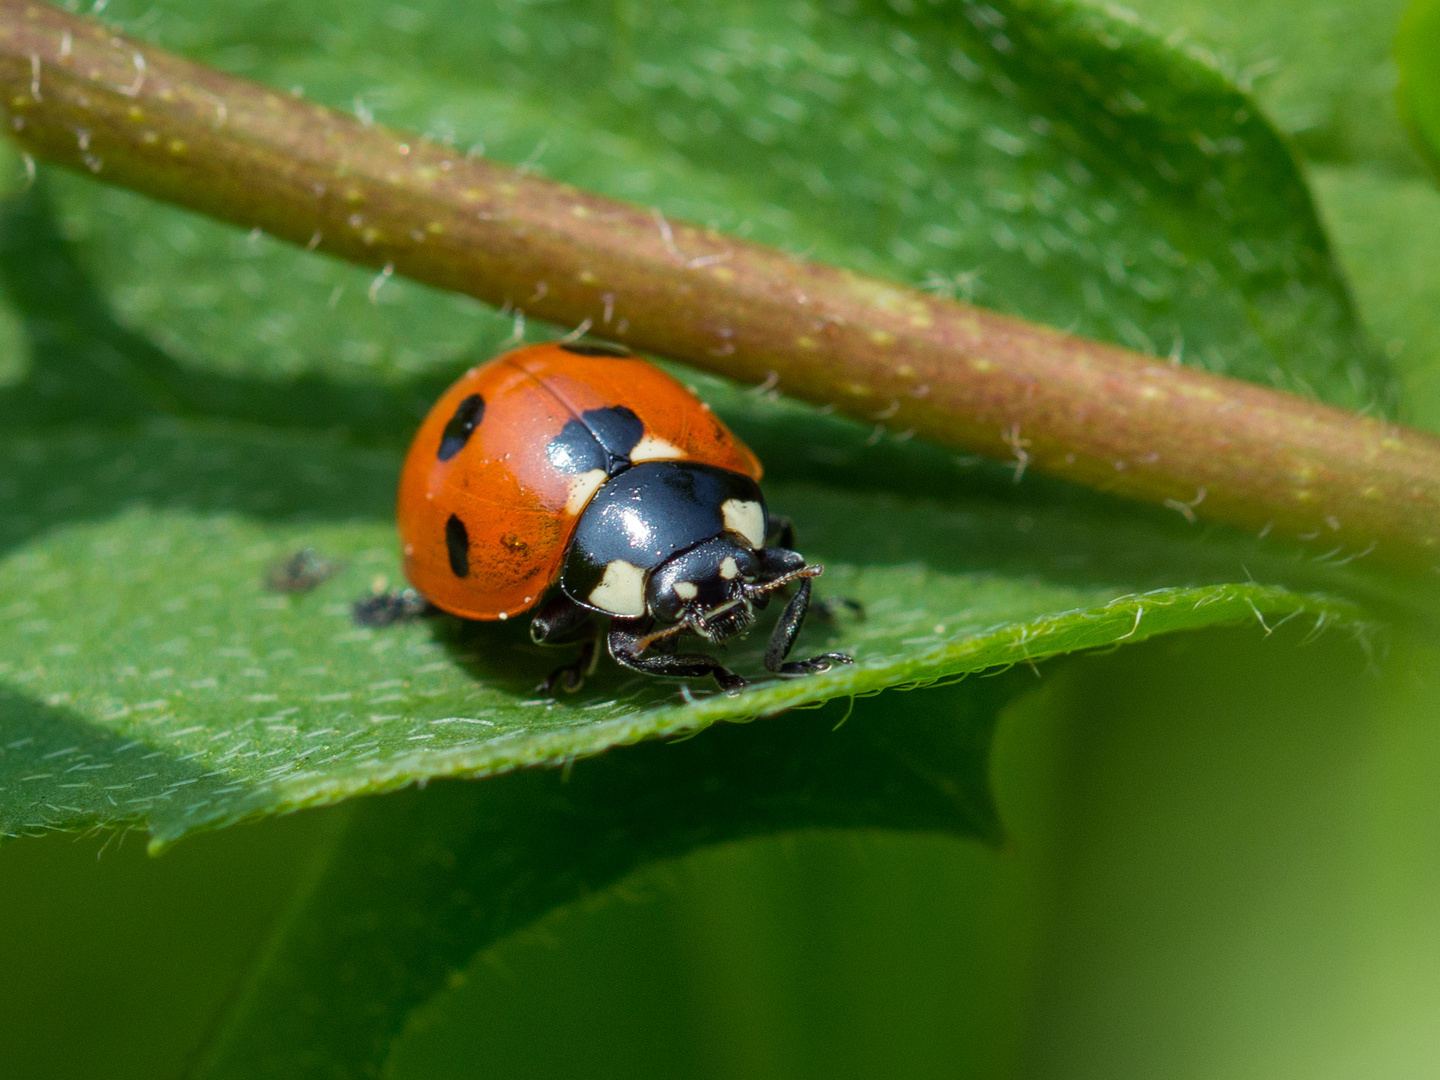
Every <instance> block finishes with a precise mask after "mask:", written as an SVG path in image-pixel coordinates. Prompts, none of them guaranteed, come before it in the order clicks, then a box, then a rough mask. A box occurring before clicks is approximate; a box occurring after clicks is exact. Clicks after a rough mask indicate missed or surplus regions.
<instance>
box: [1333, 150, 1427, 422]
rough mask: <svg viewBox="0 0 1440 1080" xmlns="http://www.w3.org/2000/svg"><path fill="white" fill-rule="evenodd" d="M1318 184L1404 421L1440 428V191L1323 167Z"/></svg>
mask: <svg viewBox="0 0 1440 1080" xmlns="http://www.w3.org/2000/svg"><path fill="white" fill-rule="evenodd" d="M1312 178H1313V180H1314V184H1315V192H1316V195H1317V197H1318V199H1319V201H1320V204H1321V206H1322V208H1323V210H1324V213H1325V221H1326V224H1327V225H1328V226H1329V229H1330V232H1331V235H1332V236H1334V238H1335V245H1336V247H1337V249H1338V250H1339V252H1340V254H1341V255H1342V256H1343V258H1344V260H1345V265H1346V268H1347V270H1348V271H1349V272H1350V275H1351V278H1352V280H1353V281H1354V283H1355V294H1356V297H1357V298H1358V299H1359V301H1360V304H1361V306H1362V309H1363V310H1364V312H1365V318H1366V322H1367V323H1368V325H1369V327H1370V330H1371V332H1372V333H1373V334H1374V335H1375V337H1376V340H1378V341H1379V342H1381V343H1382V345H1383V347H1384V350H1385V353H1386V355H1387V356H1388V357H1389V358H1390V359H1391V362H1392V363H1393V364H1394V365H1395V368H1396V372H1397V376H1398V378H1399V381H1400V385H1401V387H1402V390H1403V392H1402V395H1401V409H1400V416H1401V417H1402V418H1403V420H1404V421H1405V422H1406V423H1408V424H1413V425H1415V426H1417V427H1423V428H1428V429H1429V430H1431V431H1437V430H1440V321H1437V320H1436V318H1435V309H1436V300H1437V298H1440V263H1437V261H1436V259H1435V252H1436V251H1440V190H1437V189H1436V186H1435V184H1434V183H1433V182H1432V181H1429V180H1426V179H1424V178H1420V177H1396V176H1395V175H1394V174H1393V173H1390V172H1388V171H1385V170H1380V169H1375V168H1370V167H1366V166H1353V167H1334V166H1326V167H1317V168H1316V169H1314V170H1313V172H1312Z"/></svg>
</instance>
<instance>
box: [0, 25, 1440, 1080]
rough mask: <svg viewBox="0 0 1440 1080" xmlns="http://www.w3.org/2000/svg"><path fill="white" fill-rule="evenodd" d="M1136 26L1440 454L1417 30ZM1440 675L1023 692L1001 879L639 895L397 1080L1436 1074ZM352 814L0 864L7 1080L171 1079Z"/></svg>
mask: <svg viewBox="0 0 1440 1080" xmlns="http://www.w3.org/2000/svg"><path fill="white" fill-rule="evenodd" d="M1131 6H1132V7H1135V8H1137V9H1138V10H1139V11H1140V13H1141V14H1142V15H1143V16H1144V18H1145V19H1147V20H1148V21H1149V22H1150V23H1151V24H1152V25H1154V26H1156V27H1158V28H1159V29H1160V30H1161V31H1162V32H1171V31H1173V32H1174V33H1175V35H1176V39H1177V40H1185V41H1187V42H1189V43H1191V44H1195V45H1200V46H1203V47H1205V48H1207V49H1210V50H1213V52H1214V53H1215V54H1216V56H1217V57H1219V58H1220V60H1221V61H1222V62H1223V63H1224V64H1225V65H1226V66H1227V67H1228V69H1229V70H1230V71H1231V72H1232V73H1233V75H1234V77H1235V78H1236V79H1237V80H1238V81H1239V82H1240V83H1241V84H1242V85H1250V86H1253V88H1254V91H1255V93H1256V94H1257V96H1258V97H1259V99H1260V100H1261V102H1262V103H1263V104H1264V105H1265V107H1266V109H1267V110H1268V112H1269V114H1270V116H1271V118H1272V119H1273V120H1274V121H1275V122H1276V123H1277V125H1278V126H1279V127H1280V128H1281V129H1282V130H1284V131H1285V132H1286V133H1287V134H1288V135H1289V136H1290V137H1291V139H1292V140H1293V142H1294V144H1295V146H1296V147H1297V148H1298V150H1299V152H1300V154H1301V156H1302V157H1303V159H1304V160H1305V162H1306V168H1307V171H1308V175H1309V178H1310V179H1311V182H1312V184H1313V186H1314V189H1315V192H1316V195H1317V198H1318V200H1319V203H1320V207H1321V211H1322V216H1323V217H1324V219H1325V221H1326V224H1327V227H1328V228H1329V229H1330V230H1331V233H1332V238H1333V239H1334V240H1335V242H1336V244H1337V248H1338V251H1339V255H1340V259H1341V262H1342V264H1343V266H1344V268H1345V269H1346V271H1347V273H1348V274H1349V276H1350V280H1351V283H1352V286H1353V288H1354V290H1355V293H1356V297H1357V300H1358V303H1359V307H1360V309H1361V312H1362V314H1363V316H1364V318H1365V321H1366V324H1367V327H1368V329H1369V330H1370V332H1371V333H1372V335H1373V336H1374V338H1375V339H1376V341H1377V342H1378V343H1379V344H1380V346H1381V347H1382V348H1383V349H1384V351H1385V353H1386V354H1387V355H1388V357H1389V358H1390V359H1391V360H1392V361H1393V362H1394V363H1395V365H1396V367H1397V370H1398V371H1399V374H1400V379H1401V381H1402V384H1403V388H1404V398H1403V400H1404V407H1403V408H1404V411H1405V414H1406V417H1407V419H1409V420H1411V422H1415V423H1419V424H1422V425H1424V426H1427V427H1429V428H1431V429H1432V430H1434V429H1436V428H1437V427H1440V326H1437V322H1440V321H1437V320H1436V319H1435V318H1434V314H1433V313H1434V311H1435V310H1437V308H1440V304H1437V299H1436V298H1437V297H1440V268H1437V265H1436V259H1435V252H1437V251H1440V194H1437V192H1436V190H1435V186H1434V182H1433V179H1432V178H1431V177H1430V176H1429V174H1428V173H1427V172H1426V170H1425V168H1424V166H1423V164H1422V162H1421V159H1420V158H1419V156H1418V155H1416V154H1415V152H1414V151H1413V150H1412V149H1411V148H1410V146H1409V144H1408V142H1407V140H1406V137H1405V134H1404V131H1403V129H1402V127H1401V125H1400V123H1399V120H1398V117H1397V114H1396V110H1395V106H1394V99H1393V90H1394V85H1395V81H1396V74H1395V70H1394V65H1393V63H1392V62H1391V60H1390V47H1391V41H1392V39H1393V36H1394V32H1395V28H1396V26H1397V25H1398V21H1399V17H1400V12H1401V9H1402V7H1403V4H1401V3H1399V2H1397V0H1364V2H1359V0H1349V2H1344V0H1333V2H1332V0H1305V2H1302V0H1249V2H1245V3H1241V2H1240V0H1146V2H1144V3H1139V4H1132V5H1131ZM8 332H9V330H8V329H7V327H6V326H5V325H4V323H3V322H0V338H3V337H4V335H5V334H6V333H8ZM6 351H7V350H4V349H0V353H5V352H6ZM3 379H4V372H3V371H0V380H3ZM1437 672H1440V643H1437V641H1436V639H1435V638H1434V636H1433V635H1431V636H1430V637H1423V636H1421V635H1420V634H1419V633H1418V632H1412V631H1408V630H1396V631H1394V632H1393V633H1391V634H1390V635H1389V636H1388V637H1387V638H1386V639H1385V640H1383V641H1381V642H1379V643H1378V644H1372V645H1371V647H1362V644H1361V643H1359V642H1355V641H1351V640H1348V639H1346V638H1344V637H1341V636H1339V635H1333V634H1332V635H1329V636H1325V637H1322V638H1320V639H1318V640H1314V641H1307V640H1306V638H1305V635H1304V632H1303V631H1299V630H1296V631H1292V630H1291V629H1290V628H1288V627H1287V628H1283V629H1281V630H1279V631H1277V632H1275V633H1273V634H1266V633H1265V632H1263V631H1262V630H1260V629H1259V628H1247V629H1243V630H1230V631H1207V632H1204V633H1201V634H1194V635H1187V636H1177V637H1172V638H1168V639H1162V640H1158V641H1154V642H1150V643H1147V644H1144V645H1140V646H1135V647H1131V648H1125V649H1121V650H1119V651H1117V652H1115V653H1113V654H1110V655H1107V656H1094V657H1081V658H1074V659H1069V660H1065V661H1061V662H1055V663H1050V664H1047V665H1044V666H1042V668H1041V669H1040V671H1039V675H1038V678H1037V680H1036V682H1035V685H1034V688H1033V690H1031V691H1030V692H1028V693H1027V694H1025V695H1023V696H1022V697H1021V698H1020V699H1019V700H1017V701H1016V702H1014V703H1013V704H1012V705H1011V706H1010V707H1009V708H1007V709H1006V711H1005V713H1004V714H1003V716H1002V718H1001V723H1000V727H999V731H998V734H997V740H996V745H995V750H994V758H993V772H994V778H995V786H996V792H997V798H998V801H999V805H1000V809H1001V813H1002V817H1003V819H1004V821H1005V823H1006V827H1007V830H1008V833H1009V839H1008V840H1007V842H1006V843H1005V844H1004V845H1003V846H1001V847H1000V848H998V849H992V848H987V847H984V846H981V845H979V844H976V843H962V842H958V841H954V840H948V839H941V838H926V837H922V836H913V835H905V836H900V835H891V834H885V833H880V832H863V831H845V832H834V833H800V834H792V835H786V836H782V837H778V838H771V839H764V840H756V841H748V842H744V843H735V844H728V845H722V846H719V847H715V848H710V849H706V850H701V851H698V852H696V853H694V854H692V855H690V856H687V857H685V858H682V859H679V860H676V861H673V862H669V863H666V864H662V865H657V866H651V867H648V868H646V869H645V870H643V871H641V872H639V873H637V874H635V875H633V876H631V877H630V878H628V879H626V880H625V881H624V882H622V883H621V885H619V886H618V887H616V888H614V889H612V890H607V891H606V892H604V893H603V894H600V895H597V896H595V897H593V898H589V899H587V900H584V901H582V902H579V903H575V904H572V905H570V906H568V907H566V908H564V909H561V910H559V911H557V912H555V913H553V914H552V915H551V916H549V917H547V918H546V919H544V920H543V921H542V922H541V923H540V924H538V925H536V926H534V927H531V928H529V929H527V930H525V931H523V932H521V933H519V934H516V935H514V936H512V937H510V938H508V939H506V940H504V941H502V942H501V943H500V944H498V945H497V946H495V947H493V948H491V949H489V950H486V951H485V952H484V953H483V954H481V955H480V956H478V957H476V958H475V960H474V961H473V963H472V964H471V965H470V966H469V968H468V970H467V971H466V972H465V974H464V977H463V978H456V979H454V980H453V984H452V986H451V987H450V988H449V989H448V990H447V991H446V992H444V993H443V994H441V995H439V996H437V997H436V998H435V999H433V1000H432V1001H430V1002H429V1003H428V1004H427V1005H426V1006H424V1007H423V1008H422V1009H420V1010H419V1011H417V1013H416V1014H415V1015H413V1016H412V1017H411V1020H410V1023H409V1026H408V1028H407V1031H406V1033H405V1034H404V1036H403V1037H402V1039H401V1041H400V1042H399V1044H398V1045H397V1047H396V1049H395V1052H394V1054H393V1056H392V1058H391V1061H390V1063H389V1066H388V1069H387V1075H391V1076H393V1077H397V1078H398V1077H404V1078H418V1077H436V1078H439V1077H452V1076H453V1077H460V1076H467V1077H468V1076H489V1075H493V1076H505V1077H524V1076H535V1077H560V1076H574V1075H585V1076H617V1077H618V1076H651V1075H653V1076H674V1077H690V1076H693V1077H715V1078H720V1077H727V1078H729V1077H812V1076H813V1077H827V1078H828V1077H851V1076H853V1077H861V1076H866V1077H868V1076H876V1075H885V1076H895V1077H941V1076H962V1075H963V1076H981V1077H1019V1076H1023V1077H1057V1078H1058V1077H1065V1078H1091V1077H1095V1078H1100V1077H1105V1078H1123V1077H1137V1078H1138V1077H1155V1076H1164V1077H1177V1078H1192V1077H1193V1078H1219V1077H1225V1078H1234V1077H1242V1078H1243V1077H1257V1078H1258V1077H1267V1078H1273V1077H1306V1078H1329V1077H1336V1078H1339V1077H1371V1076H1385V1077H1407V1078H1408V1077H1429V1076H1440V722H1437V721H1440V708H1437V704H1440V693H1437V686H1436V682H1437V678H1440V675H1437ZM882 700H883V701H884V702H885V707H886V708H890V709H894V710H902V711H903V710H906V709H907V708H910V707H912V700H911V699H910V698H908V697H907V696H906V695H901V694H890V695H888V696H887V697H886V698H885V699H882ZM837 718H838V716H837ZM772 722H780V723H783V722H784V721H783V720H780V721H772ZM337 813H338V811H335V810H322V811H313V812H307V813H303V814H299V815H295V816H293V817H289V818H284V819H280V820H273V821H268V822H265V823H262V824H259V825H253V826H245V827H239V828H233V829H229V830H225V831H223V832H220V833H216V834H213V835H206V836H201V837H198V838H195V839H190V840H186V841H185V842H183V843H181V844H180V845H178V846H177V847H176V848H175V849H174V850H172V851H170V852H168V853H167V854H165V855H164V856H163V857H161V858H158V859H150V858H149V857H147V856H146V855H145V853H144V849H143V843H141V842H139V841H138V840H137V839H136V838H134V837H131V838H129V839H128V840H127V841H123V842H122V841H120V840H117V839H115V838H111V837H105V836H100V837H85V838H79V839H77V838H74V837H70V836H63V835H54V836H48V837H45V838H43V839H30V840H23V841H19V842H14V843H7V844H5V845H4V846H3V847H0V1075H3V1076H4V1077H6V1078H7V1080H8V1078H9V1077H12V1076H13V1077H16V1078H27V1080H28V1078H32V1077H33V1078H50V1077H54V1078H60V1077H95V1076H105V1077H112V1078H121V1077H137V1078H138V1077H146V1078H150V1077H168V1076H174V1075H177V1074H179V1073H180V1072H181V1071H182V1070H183V1068H184V1066H185V1064H186V1062H187V1061H188V1060H189V1057H190V1055H191V1054H192V1053H194V1051H195V1050H196V1048H197V1047H198V1046H199V1045H200V1044H201V1042H202V1040H203V1039H204V1038H205V1036H206V1035H207V1033H208V1031H209V1028H210V1025H211V1023H212V1022H213V1020H214V1017H215V1016H216V1014H217V1012H218V1011H219V1010H220V1008H221V1007H222V1006H223V1004H224V1003H225V1001H226V1000H227V998H228V997H229V995H230V994H231V993H233V992H234V990H235V987H236V985H237V982H238V980H239V979H240V977H241V975H242V974H243V972H244V970H245V968H246V965H247V963H248V961H249V960H250V958H251V957H252V956H253V954H254V952H255V950H256V949H257V948H259V947H260V945H261V943H262V942H263V941H264V938H265V932H266V929H267V927H268V926H269V925H270V924H271V922H272V920H273V919H275V918H276V917H278V916H279V915H280V914H281V913H282V912H283V909H284V907H285V905H286V904H287V902H289V900H290V898H291V896H292V895H293V894H294V890H295V889H296V887H297V885H298V884H299V883H300V882H301V881H302V880H303V879H304V877H305V874H306V872H307V867H308V864H307V857H308V856H309V855H310V854H311V853H313V852H314V851H316V850H317V849H318V846H319V844H320V843H321V841H322V840H323V838H324V837H325V836H326V835H327V830H329V829H332V828H335V827H336V824H335V823H336V821H337Z"/></svg>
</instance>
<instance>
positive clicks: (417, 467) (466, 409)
mask: <svg viewBox="0 0 1440 1080" xmlns="http://www.w3.org/2000/svg"><path fill="white" fill-rule="evenodd" d="M607 423H609V424H617V423H618V424H620V425H622V426H626V430H627V436H626V438H625V440H624V441H625V444H626V445H625V449H626V451H628V456H627V458H626V463H627V464H639V463H640V462H642V461H653V460H675V461H692V462H698V463H702V464H706V465H714V466H717V467H719V468H722V469H729V470H731V471H733V472H738V473H743V474H744V475H746V476H749V477H750V478H751V479H754V480H759V479H760V476H761V471H762V470H761V466H760V462H759V460H758V459H757V458H756V457H755V455H754V454H753V453H752V452H751V451H750V449H749V448H748V447H747V446H745V444H744V443H742V442H741V441H740V440H739V439H737V438H736V437H735V436H734V435H733V434H731V432H730V431H729V429H728V428H726V427H725V425H724V424H722V423H721V422H720V420H719V419H718V418H717V417H716V416H714V415H713V414H712V413H711V412H710V410H709V408H708V407H707V406H706V405H705V404H704V403H703V402H701V401H700V399H699V398H697V397H696V396H695V395H694V394H692V393H691V392H690V391H689V390H687V389H685V387H684V386H683V385H681V384H680V383H679V382H677V381H676V380H675V379H673V378H671V377H670V376H669V375H666V374H665V373H664V372H663V371H661V370H659V369H658V368H656V367H655V366H653V365H652V364H649V363H646V362H645V361H643V360H640V359H638V358H636V357H633V356H630V355H628V354H627V353H625V352H624V351H623V350H619V349H617V348H615V347H613V346H600V345H592V344H590V343H583V344H567V343H551V344H546V345H533V346H530V347H528V348H523V349H516V350H515V351H514V352H509V353H506V354H504V355H503V356H500V357H497V358H496V359H494V360H491V361H490V362H489V363H487V364H483V365H481V366H480V367H476V368H473V369H471V370H470V371H468V372H466V374H465V375H463V376H461V378H460V379H459V380H458V381H457V382H456V383H455V384H454V385H453V386H451V387H450V389H448V390H447V391H445V393H444V394H443V395H442V396H441V397H440V400H439V401H437V402H436V403H435V406H434V408H432V409H431V410H430V413H429V415H428V416H426V418H425V421H424V423H422V424H421V425H420V430H419V431H418V432H417V433H416V435H415V441H414V442H413V443H412V444H411V446H410V451H409V453H408V454H407V455H406V458H405V466H404V469H403V471H402V473H401V476H400V494H399V502H398V507H397V519H398V521H399V526H400V540H401V544H402V547H403V551H404V554H405V575H406V577H408V578H409V579H410V583H411V584H412V585H413V586H414V587H415V588H416V589H417V590H419V591H420V592H421V593H422V594H423V595H424V596H425V597H426V598H427V599H429V600H430V602H431V603H433V604H434V605H435V606H436V607H439V608H442V609H443V610H445V611H448V612H451V613H452V614H455V615H460V616H463V617H465V618H468V619H480V620H492V619H506V618H510V617H511V616H514V615H518V614H520V613H521V612H524V611H526V610H528V609H529V608H532V607H534V606H535V604H536V603H538V602H539V600H540V598H541V597H542V596H543V595H544V594H545V593H546V591H547V590H548V589H549V587H550V586H551V585H552V584H553V583H554V582H555V579H556V577H557V576H558V574H559V572H560V568H561V565H562V563H563V561H564V557H565V550H566V546H567V545H568V544H569V542H570V538H571V535H572V534H573V533H574V531H575V524H576V521H577V520H578V519H579V516H580V513H581V511H583V510H584V508H585V504H586V502H587V501H588V499H589V497H590V496H592V495H593V494H594V492H595V491H596V490H598V489H599V487H600V486H601V485H602V484H603V483H604V482H605V480H606V479H608V477H609V475H610V474H608V473H605V472H601V471H597V470H596V469H586V468H584V466H585V465H587V464H592V465H593V464H595V463H594V462H591V461H587V460H579V459H580V458H582V457H583V454H579V455H577V454H576V453H575V452H574V450H573V447H574V446H575V445H578V444H576V443H574V441H573V440H572V441H570V442H567V441H566V438H565V433H567V432H573V431H580V432H581V433H582V434H583V435H584V436H585V439H584V442H585V446H584V447H583V448H582V449H587V450H588V448H589V447H591V446H592V445H594V446H599V445H600V444H602V443H604V442H605V441H606V431H607V429H606V427H605V425H606V424H607ZM567 425H570V427H569V428H567ZM637 425H638V426H637ZM637 434H638V437H636V436H637ZM612 442H613V440H612ZM577 462H578V463H577ZM462 571H463V572H462Z"/></svg>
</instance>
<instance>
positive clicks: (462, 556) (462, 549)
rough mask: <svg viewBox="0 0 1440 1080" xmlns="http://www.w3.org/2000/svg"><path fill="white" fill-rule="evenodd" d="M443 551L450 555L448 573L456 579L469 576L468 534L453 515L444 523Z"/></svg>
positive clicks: (462, 523)
mask: <svg viewBox="0 0 1440 1080" xmlns="http://www.w3.org/2000/svg"><path fill="white" fill-rule="evenodd" d="M445 550H446V551H447V552H449V553H450V571H451V573H453V574H454V575H455V576H456V577H469V576H470V534H469V532H467V531H466V529H465V523H464V522H463V521H461V520H460V519H459V518H458V517H456V516H455V515H454V514H451V515H450V520H449V521H447V522H445Z"/></svg>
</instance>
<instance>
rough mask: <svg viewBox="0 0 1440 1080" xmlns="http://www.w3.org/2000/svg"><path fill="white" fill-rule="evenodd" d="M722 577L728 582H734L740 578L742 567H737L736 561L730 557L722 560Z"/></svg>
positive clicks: (727, 556)
mask: <svg viewBox="0 0 1440 1080" xmlns="http://www.w3.org/2000/svg"><path fill="white" fill-rule="evenodd" d="M720 576H721V577H722V578H724V579H725V580H726V581H734V580H735V579H736V578H737V577H739V576H740V567H738V566H736V565H735V560H734V559H733V558H731V557H730V556H729V555H726V556H725V558H723V559H721V560H720Z"/></svg>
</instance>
